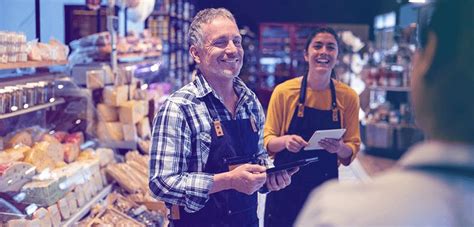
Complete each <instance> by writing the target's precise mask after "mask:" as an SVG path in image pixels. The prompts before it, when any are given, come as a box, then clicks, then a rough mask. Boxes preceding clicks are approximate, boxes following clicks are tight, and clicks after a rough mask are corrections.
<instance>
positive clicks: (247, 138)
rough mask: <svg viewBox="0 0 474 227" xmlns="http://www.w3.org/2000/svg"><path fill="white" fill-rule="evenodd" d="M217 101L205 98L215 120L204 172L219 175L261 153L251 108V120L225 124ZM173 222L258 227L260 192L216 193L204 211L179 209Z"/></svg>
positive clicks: (226, 191) (230, 121) (193, 224)
mask: <svg viewBox="0 0 474 227" xmlns="http://www.w3.org/2000/svg"><path fill="white" fill-rule="evenodd" d="M213 100H216V99H215V98H214V97H213V96H212V94H209V95H207V96H206V97H205V98H204V102H205V103H206V106H207V109H208V111H209V113H210V115H211V118H212V119H213V125H211V145H210V152H209V157H208V160H207V163H206V166H205V168H204V172H206V173H215V174H217V173H223V172H227V171H229V170H231V169H232V168H234V167H235V166H234V165H233V164H239V163H232V161H230V160H236V159H240V160H252V161H254V160H255V158H256V154H257V153H258V150H259V149H258V141H259V136H258V129H257V126H256V122H255V118H254V117H253V115H252V114H251V112H250V109H249V107H248V106H246V107H245V108H246V111H247V112H248V114H249V116H250V118H249V119H238V120H225V121H222V120H221V119H220V118H219V115H218V113H217V110H216V108H215V104H214V103H219V105H222V104H221V103H220V102H217V101H213ZM197 155H200V154H197ZM244 162H246V161H244ZM240 164H242V163H240ZM170 222H171V224H170V226H192V227H194V226H196V227H199V226H206V227H207V226H216V227H217V226H219V227H220V226H232V227H234V226H236V227H237V226H242V227H243V226H255V227H258V218H257V193H254V194H253V195H246V194H244V193H240V192H238V191H236V190H233V189H232V190H225V191H221V192H217V193H213V194H211V195H210V198H209V200H208V201H207V203H206V205H205V206H204V208H202V209H201V210H199V211H197V212H195V213H187V212H186V211H185V210H184V208H183V207H179V220H170Z"/></svg>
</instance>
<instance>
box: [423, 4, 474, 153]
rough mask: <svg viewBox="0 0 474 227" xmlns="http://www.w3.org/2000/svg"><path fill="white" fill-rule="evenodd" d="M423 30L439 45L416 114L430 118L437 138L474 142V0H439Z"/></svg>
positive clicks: (424, 81) (432, 129) (424, 79)
mask: <svg viewBox="0 0 474 227" xmlns="http://www.w3.org/2000/svg"><path fill="white" fill-rule="evenodd" d="M422 32H423V34H421V35H422V36H421V37H428V34H429V33H432V34H434V35H435V36H436V38H437V39H436V40H437V45H436V50H435V52H434V56H433V60H432V63H431V65H430V66H429V69H428V70H427V72H426V74H425V75H424V76H423V77H422V80H421V83H422V84H423V85H422V86H421V89H420V91H417V92H420V94H421V95H420V97H418V98H420V99H421V101H419V102H417V103H418V104H419V105H420V106H418V107H416V108H417V114H418V116H417V118H421V119H420V120H421V121H423V119H422V118H427V119H429V120H427V123H428V124H430V125H429V126H428V127H429V129H430V131H429V132H428V133H429V134H431V136H433V137H434V138H437V139H442V140H448V141H459V142H467V143H470V144H474V121H473V120H474V1H473V0H437V2H436V4H435V10H434V12H433V15H432V17H431V21H430V23H429V25H428V26H427V28H426V29H423V30H422ZM424 40H426V38H425V39H424ZM422 41H423V40H422ZM421 45H422V48H423V47H425V46H426V42H421ZM418 111H419V112H418Z"/></svg>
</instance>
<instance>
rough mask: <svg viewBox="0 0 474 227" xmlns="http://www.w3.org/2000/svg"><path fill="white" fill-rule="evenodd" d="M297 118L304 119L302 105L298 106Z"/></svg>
mask: <svg viewBox="0 0 474 227" xmlns="http://www.w3.org/2000/svg"><path fill="white" fill-rule="evenodd" d="M298 117H304V105H303V104H302V103H299V104H298Z"/></svg>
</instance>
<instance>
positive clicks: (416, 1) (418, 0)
mask: <svg viewBox="0 0 474 227" xmlns="http://www.w3.org/2000/svg"><path fill="white" fill-rule="evenodd" d="M408 2H411V3H426V0H408Z"/></svg>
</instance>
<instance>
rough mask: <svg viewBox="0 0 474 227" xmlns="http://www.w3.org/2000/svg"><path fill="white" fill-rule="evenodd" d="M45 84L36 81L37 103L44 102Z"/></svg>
mask: <svg viewBox="0 0 474 227" xmlns="http://www.w3.org/2000/svg"><path fill="white" fill-rule="evenodd" d="M44 87H45V85H44V82H38V83H36V98H37V99H36V100H37V101H36V103H37V104H44V103H46V96H45V88H44Z"/></svg>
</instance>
